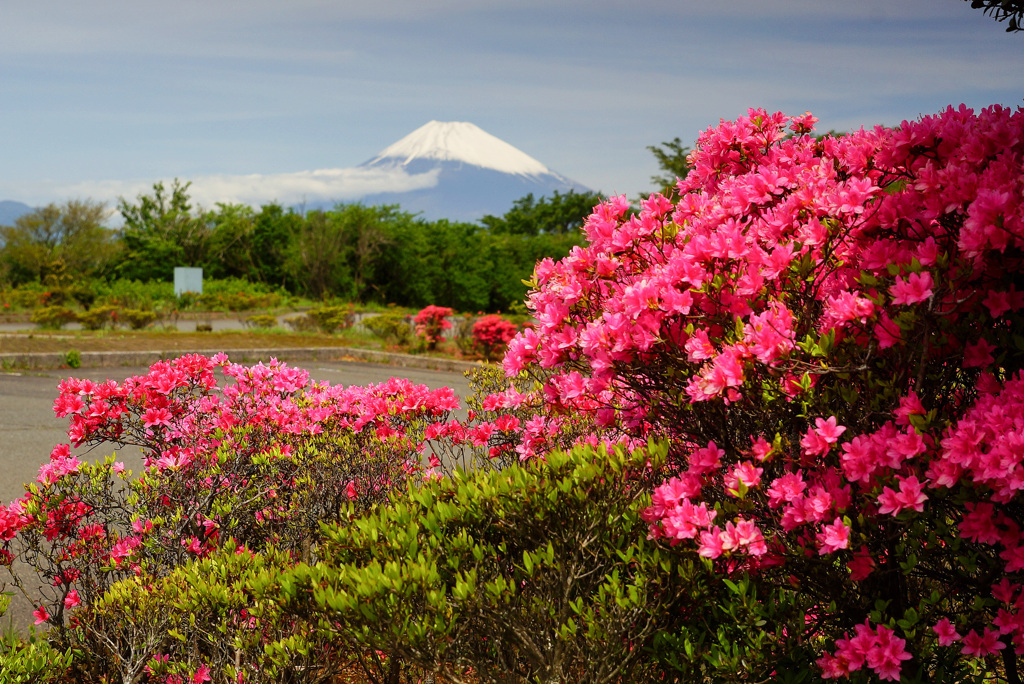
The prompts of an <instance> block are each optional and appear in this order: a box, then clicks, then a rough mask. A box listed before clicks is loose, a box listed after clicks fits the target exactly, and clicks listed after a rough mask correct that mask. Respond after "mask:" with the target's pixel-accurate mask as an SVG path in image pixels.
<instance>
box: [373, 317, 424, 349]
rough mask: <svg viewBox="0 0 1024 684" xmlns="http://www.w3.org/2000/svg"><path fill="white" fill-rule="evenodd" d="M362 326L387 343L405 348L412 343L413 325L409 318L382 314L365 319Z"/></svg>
mask: <svg viewBox="0 0 1024 684" xmlns="http://www.w3.org/2000/svg"><path fill="white" fill-rule="evenodd" d="M362 325H363V326H364V327H365V328H366V329H367V330H369V331H370V332H371V333H373V334H374V335H375V336H377V337H379V338H380V339H382V340H384V342H386V343H390V344H396V345H399V346H405V345H407V344H409V342H411V341H412V323H411V319H410V317H409V316H403V315H402V314H381V315H379V316H370V317H367V318H364V319H363V322H362Z"/></svg>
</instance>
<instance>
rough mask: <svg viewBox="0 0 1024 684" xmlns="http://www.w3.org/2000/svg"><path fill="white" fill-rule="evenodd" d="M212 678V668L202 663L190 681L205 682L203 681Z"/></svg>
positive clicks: (197, 683)
mask: <svg viewBox="0 0 1024 684" xmlns="http://www.w3.org/2000/svg"><path fill="white" fill-rule="evenodd" d="M210 679H211V677H210V668H209V667H208V666H206V665H200V666H199V669H198V670H196V671H195V673H193V675H192V677H190V678H189V681H190V682H191V683H192V684H203V682H208V681H210Z"/></svg>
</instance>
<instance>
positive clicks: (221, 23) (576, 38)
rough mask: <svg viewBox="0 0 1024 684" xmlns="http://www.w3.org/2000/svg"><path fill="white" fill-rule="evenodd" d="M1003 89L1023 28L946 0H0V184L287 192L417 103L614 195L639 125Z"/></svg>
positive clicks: (992, 98) (5, 187)
mask: <svg viewBox="0 0 1024 684" xmlns="http://www.w3.org/2000/svg"><path fill="white" fill-rule="evenodd" d="M1022 98H1024V34H1007V33H1005V32H1004V30H1003V26H1002V25H1000V24H997V23H996V22H995V21H993V20H992V19H991V18H989V17H987V16H985V15H983V14H982V12H981V11H980V10H973V9H971V8H970V4H969V3H968V2H964V1H963V0H855V1H853V2H839V1H838V0H832V1H829V0H735V1H730V0H622V1H619V0H579V1H577V0H569V1H564V2H560V1H557V0H515V1H511V0H509V1H504V0H503V1H498V0H493V1H491V0H438V1H433V2H432V1H429V0H376V1H375V2H372V3H370V2H348V1H345V0H342V1H339V0H334V1H331V0H198V1H197V0H176V1H175V2H173V3H170V2H166V0H164V1H162V2H152V1H150V0H91V1H90V2H81V0H46V1H45V2H39V0H4V2H3V3H2V4H0V200H2V199H13V200H19V201H23V202H26V203H29V204H42V203H46V202H50V201H56V202H61V201H64V200H66V199H71V198H86V197H91V198H92V199H96V200H103V201H108V202H110V203H111V204H113V203H114V201H115V200H116V198H117V197H118V196H121V195H124V196H127V197H129V198H130V197H133V196H134V195H135V194H136V193H137V192H139V191H141V190H144V189H146V188H148V187H149V186H150V185H151V184H152V183H153V182H154V181H156V180H161V179H163V180H170V179H172V178H175V177H177V178H181V179H183V180H193V181H195V182H196V189H197V198H198V199H199V200H200V202H203V203H205V204H207V205H209V204H212V202H214V201H217V200H221V199H223V200H231V199H232V198H234V197H236V196H237V197H238V198H241V195H240V194H239V192H240V191H239V188H240V187H243V186H244V185H245V178H244V176H247V175H252V174H259V175H261V176H272V177H276V176H278V175H281V177H282V178H288V179H290V182H289V184H288V185H287V187H288V188H289V189H288V190H284V189H283V188H284V187H285V186H284V185H282V190H281V193H282V196H279V197H267V198H265V200H267V201H269V200H274V199H277V200H281V201H284V202H286V203H287V202H289V201H291V200H292V199H294V198H293V197H289V196H288V193H294V192H297V191H298V192H301V187H299V188H298V190H296V185H300V186H301V181H302V172H305V171H311V170H316V169H347V168H350V167H354V166H356V165H358V164H360V163H362V162H364V161H366V160H367V159H369V158H371V157H373V156H374V155H375V154H376V153H377V152H379V151H380V150H381V149H383V148H384V147H386V146H387V145H389V144H391V143H392V142H394V141H396V140H398V139H399V138H401V137H403V136H404V135H406V134H408V133H409V132H411V131H412V130H414V129H416V128H418V127H419V126H421V125H422V124H424V123H426V122H427V121H430V120H432V119H436V120H441V121H471V122H473V123H475V124H476V125H478V126H480V127H481V128H483V129H484V130H486V131H487V132H489V133H491V134H492V135H495V136H497V137H499V138H501V139H503V140H505V141H506V142H509V143H510V144H512V145H514V146H516V147H518V148H519V149H521V150H523V151H524V152H526V153H527V154H529V155H531V156H533V157H535V158H537V159H538V160H540V161H541V162H543V163H545V164H546V165H548V166H549V167H550V168H552V169H553V170H555V171H558V172H560V173H562V174H564V175H567V176H569V177H570V178H573V179H576V180H577V181H579V182H581V183H583V184H585V185H587V186H589V187H591V188H594V189H598V190H602V191H604V192H606V193H626V194H628V195H630V196H634V195H636V194H638V193H640V192H642V191H644V190H649V189H650V187H651V184H650V182H649V177H650V176H651V175H652V174H654V173H656V172H657V167H656V164H655V162H654V158H653V157H652V156H651V154H650V153H649V152H648V151H647V150H646V149H645V147H646V146H647V145H652V144H657V143H660V142H662V141H665V140H670V139H672V138H673V137H676V136H679V137H680V138H682V140H683V141H685V142H691V141H693V140H694V139H695V138H696V137H697V135H698V133H699V132H700V131H701V130H703V129H704V128H706V127H708V126H709V125H712V124H714V123H716V122H717V121H718V120H719V119H721V118H727V119H728V118H734V117H736V116H737V115H740V114H742V113H744V112H745V111H746V109H747V108H748V107H752V106H758V107H765V108H768V109H773V110H775V109H778V110H782V111H785V112H787V113H802V112H803V111H805V110H810V111H812V112H814V114H815V115H816V116H818V117H819V118H820V119H821V123H820V124H819V127H821V128H822V129H829V128H835V129H840V130H846V129H852V128H857V127H860V126H862V125H863V126H871V125H874V124H896V123H899V122H900V121H901V120H903V119H908V118H911V119H912V118H916V117H917V116H919V115H921V114H928V113H933V112H936V111H938V110H939V109H941V108H943V107H945V106H946V105H949V104H959V103H961V102H965V103H967V104H968V105H969V106H972V107H976V108H977V107H982V106H985V105H988V104H992V103H1000V104H1004V105H1008V106H1013V107H1016V106H1021V105H1024V99H1022ZM288 174H290V176H289V175H288ZM340 175H341V176H345V174H344V173H342V174H340ZM264 180H266V179H264ZM265 186H266V183H263V184H262V185H261V187H265ZM364 189H365V188H364ZM233 193H234V194H233Z"/></svg>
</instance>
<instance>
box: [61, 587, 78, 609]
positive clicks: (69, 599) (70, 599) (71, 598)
mask: <svg viewBox="0 0 1024 684" xmlns="http://www.w3.org/2000/svg"><path fill="white" fill-rule="evenodd" d="M81 602H82V599H81V598H79V596H78V590H77V589H72V590H71V591H69V592H68V595H67V596H65V597H64V605H65V606H66V607H68V608H74V607H75V606H77V605H79V604H80V603H81Z"/></svg>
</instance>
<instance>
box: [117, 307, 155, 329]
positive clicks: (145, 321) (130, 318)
mask: <svg viewBox="0 0 1024 684" xmlns="http://www.w3.org/2000/svg"><path fill="white" fill-rule="evenodd" d="M118 318H119V320H122V321H124V322H125V323H127V324H128V327H130V328H131V329H132V330H142V329H143V328H146V327H149V326H150V325H152V324H153V323H154V322H155V321H156V319H157V318H159V315H158V314H157V312H155V311H146V310H143V309H122V310H121V311H120V312H119V316H118Z"/></svg>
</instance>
